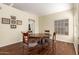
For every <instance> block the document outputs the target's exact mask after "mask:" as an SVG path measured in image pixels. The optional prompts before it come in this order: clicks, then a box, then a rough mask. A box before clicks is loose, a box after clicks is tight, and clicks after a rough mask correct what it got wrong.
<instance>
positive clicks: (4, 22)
mask: <svg viewBox="0 0 79 59" xmlns="http://www.w3.org/2000/svg"><path fill="white" fill-rule="evenodd" d="M2 24H10V19H9V18H2Z"/></svg>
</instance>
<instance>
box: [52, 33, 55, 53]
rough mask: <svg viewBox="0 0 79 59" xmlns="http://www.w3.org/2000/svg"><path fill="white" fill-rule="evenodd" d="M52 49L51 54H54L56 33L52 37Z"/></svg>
mask: <svg viewBox="0 0 79 59" xmlns="http://www.w3.org/2000/svg"><path fill="white" fill-rule="evenodd" d="M52 49H53V51H52V52H53V54H56V32H54V33H53V37H52Z"/></svg>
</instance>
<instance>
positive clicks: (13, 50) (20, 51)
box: [0, 41, 75, 55]
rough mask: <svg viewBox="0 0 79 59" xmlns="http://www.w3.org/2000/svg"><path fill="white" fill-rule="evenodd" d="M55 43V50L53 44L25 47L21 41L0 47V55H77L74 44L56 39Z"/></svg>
mask: <svg viewBox="0 0 79 59" xmlns="http://www.w3.org/2000/svg"><path fill="white" fill-rule="evenodd" d="M55 44H56V49H55V51H53V47H51V46H44V47H34V48H27V47H25V46H24V48H23V43H22V42H20V43H16V44H13V45H9V46H6V47H2V48H0V55H75V50H74V46H73V44H71V43H66V42H61V41H56V43H55ZM53 52H55V53H53Z"/></svg>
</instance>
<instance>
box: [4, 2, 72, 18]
mask: <svg viewBox="0 0 79 59" xmlns="http://www.w3.org/2000/svg"><path fill="white" fill-rule="evenodd" d="M5 4H7V5H11V6H12V7H14V8H17V9H20V10H22V11H27V12H30V13H33V14H36V15H38V16H42V15H47V14H51V13H56V12H61V11H64V10H68V9H71V8H72V7H73V6H72V4H68V3H65V4H64V3H13V4H12V3H5Z"/></svg>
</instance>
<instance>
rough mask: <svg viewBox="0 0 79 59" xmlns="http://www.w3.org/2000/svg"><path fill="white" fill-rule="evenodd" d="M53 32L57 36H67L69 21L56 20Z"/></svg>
mask: <svg viewBox="0 0 79 59" xmlns="http://www.w3.org/2000/svg"><path fill="white" fill-rule="evenodd" d="M54 27H55V32H56V33H57V34H62V35H68V33H69V30H68V29H69V21H68V19H63V20H56V21H55V22H54Z"/></svg>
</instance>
